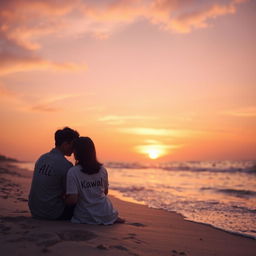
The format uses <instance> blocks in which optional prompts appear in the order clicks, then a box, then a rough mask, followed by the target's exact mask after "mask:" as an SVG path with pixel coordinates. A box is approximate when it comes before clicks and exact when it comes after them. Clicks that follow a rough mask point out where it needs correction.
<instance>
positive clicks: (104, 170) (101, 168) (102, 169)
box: [100, 165, 108, 174]
mask: <svg viewBox="0 0 256 256" xmlns="http://www.w3.org/2000/svg"><path fill="white" fill-rule="evenodd" d="M100 172H101V173H104V174H107V173H108V171H107V169H106V168H105V166H104V165H101V167H100Z"/></svg>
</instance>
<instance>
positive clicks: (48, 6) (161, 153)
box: [0, 0, 256, 161]
mask: <svg viewBox="0 0 256 256" xmlns="http://www.w3.org/2000/svg"><path fill="white" fill-rule="evenodd" d="M255 28H256V1H255V0H251V1H250V0H248V1H247V0H209V1H207V0H106V1H98V0H90V1H87V0H72V1H71V0H55V1H53V0H52V1H50V0H42V1H35V0H0V98H1V101H0V117H1V123H0V131H1V132H0V147H1V148H0V154H3V155H7V156H9V157H15V158H18V159H20V160H30V161H34V160H35V159H36V158H37V157H39V156H40V155H41V154H42V153H45V152H47V151H49V150H50V149H51V148H52V147H53V145H54V140H53V135H54V132H55V131H56V130H57V129H59V128H63V127H64V126H69V127H71V128H73V129H76V130H78V131H79V133H80V135H84V136H89V137H91V138H92V139H93V140H94V142H95V144H96V148H97V153H98V157H99V159H100V160H101V161H176V160H226V159H227V160H246V159H256V69H255V67H256V29H255ZM150 158H157V159H156V160H152V159H151V160H150Z"/></svg>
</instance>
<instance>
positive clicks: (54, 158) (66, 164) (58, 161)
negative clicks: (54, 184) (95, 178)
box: [37, 149, 73, 169]
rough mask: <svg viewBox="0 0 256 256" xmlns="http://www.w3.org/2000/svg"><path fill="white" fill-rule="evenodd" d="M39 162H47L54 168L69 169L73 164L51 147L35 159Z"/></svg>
mask: <svg viewBox="0 0 256 256" xmlns="http://www.w3.org/2000/svg"><path fill="white" fill-rule="evenodd" d="M40 162H45V163H49V164H50V165H52V166H54V167H56V168H58V167H60V168H67V169H69V168H71V167H72V166H73V164H72V163H71V162H70V161H68V160H67V159H66V158H65V156H64V155H62V154H61V153H60V152H58V151H56V150H55V149H52V150H51V151H49V152H47V153H45V154H43V155H41V156H40V157H39V158H38V160H37V163H40Z"/></svg>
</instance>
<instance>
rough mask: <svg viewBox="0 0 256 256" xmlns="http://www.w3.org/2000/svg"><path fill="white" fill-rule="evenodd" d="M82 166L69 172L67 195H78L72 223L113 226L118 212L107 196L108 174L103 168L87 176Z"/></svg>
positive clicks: (75, 167) (77, 166)
mask: <svg viewBox="0 0 256 256" xmlns="http://www.w3.org/2000/svg"><path fill="white" fill-rule="evenodd" d="M82 169H83V168H82V166H81V165H76V166H74V167H72V168H70V170H69V171H68V175H67V194H71V195H72V194H78V202H77V205H76V207H75V210H74V216H73V218H72V222H74V223H88V224H105V225H107V224H113V223H114V222H115V221H116V219H117V217H118V212H117V211H116V210H115V209H114V208H113V206H112V203H111V201H110V200H109V199H108V198H107V196H106V195H105V191H106V190H107V189H108V173H107V170H106V169H105V168H104V167H103V166H101V168H100V170H99V172H98V173H94V174H86V173H85V172H83V171H82Z"/></svg>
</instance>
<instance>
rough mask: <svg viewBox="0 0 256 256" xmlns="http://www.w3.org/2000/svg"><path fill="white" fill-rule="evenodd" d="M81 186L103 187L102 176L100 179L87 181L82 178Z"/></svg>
mask: <svg viewBox="0 0 256 256" xmlns="http://www.w3.org/2000/svg"><path fill="white" fill-rule="evenodd" d="M81 187H82V189H85V188H93V187H103V181H102V178H100V180H94V181H90V182H88V181H87V182H86V180H82V181H81Z"/></svg>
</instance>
